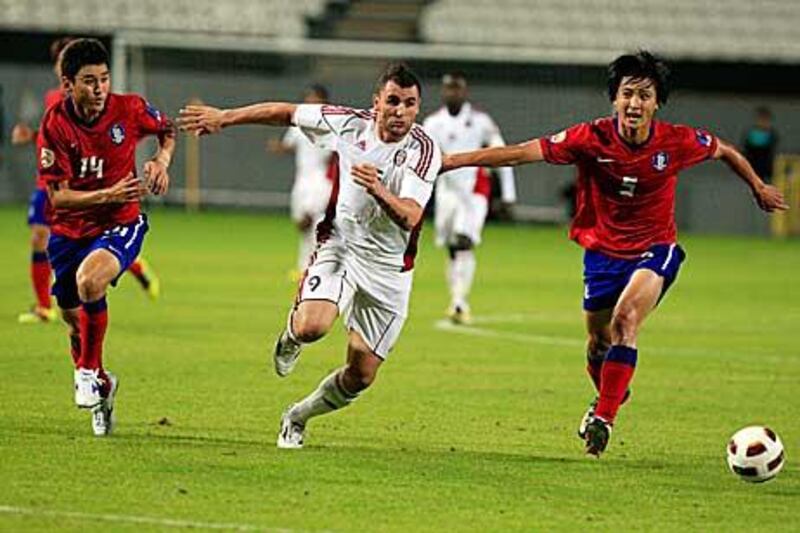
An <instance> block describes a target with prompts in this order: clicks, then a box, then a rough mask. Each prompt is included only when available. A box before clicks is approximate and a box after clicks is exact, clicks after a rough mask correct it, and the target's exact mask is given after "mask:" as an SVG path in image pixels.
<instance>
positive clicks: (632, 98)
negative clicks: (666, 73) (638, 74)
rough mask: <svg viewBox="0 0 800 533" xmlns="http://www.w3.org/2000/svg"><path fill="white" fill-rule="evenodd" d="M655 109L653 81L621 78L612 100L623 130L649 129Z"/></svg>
mask: <svg viewBox="0 0 800 533" xmlns="http://www.w3.org/2000/svg"><path fill="white" fill-rule="evenodd" d="M657 109H658V100H657V98H656V86H655V84H654V83H653V80H651V79H649V78H638V79H637V78H632V77H630V76H628V77H625V78H622V82H621V83H620V84H619V88H618V89H617V97H616V98H615V99H614V110H615V111H616V112H617V118H618V120H619V121H620V124H621V125H622V127H623V128H626V129H634V130H639V129H644V128H649V127H650V121H652V120H653V115H655V113H656V110H657Z"/></svg>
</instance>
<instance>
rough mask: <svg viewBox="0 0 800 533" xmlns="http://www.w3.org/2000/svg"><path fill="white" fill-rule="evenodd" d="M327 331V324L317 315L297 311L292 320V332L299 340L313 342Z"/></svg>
mask: <svg viewBox="0 0 800 533" xmlns="http://www.w3.org/2000/svg"><path fill="white" fill-rule="evenodd" d="M327 332H328V325H327V324H326V323H325V321H324V320H322V319H321V318H320V317H318V316H315V315H310V314H307V313H298V314H295V316H294V318H293V320H292V333H293V334H294V336H295V338H296V339H297V340H299V341H300V342H314V341H315V340H318V339H320V338H322V337H323V336H324V335H325V334H326V333H327Z"/></svg>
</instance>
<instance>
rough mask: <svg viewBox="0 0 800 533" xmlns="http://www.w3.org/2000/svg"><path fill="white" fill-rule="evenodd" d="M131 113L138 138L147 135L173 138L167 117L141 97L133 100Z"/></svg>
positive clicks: (170, 123) (170, 124) (173, 131)
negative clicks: (134, 119) (137, 130)
mask: <svg viewBox="0 0 800 533" xmlns="http://www.w3.org/2000/svg"><path fill="white" fill-rule="evenodd" d="M132 111H133V113H134V115H135V117H136V124H137V125H138V127H139V137H146V136H148V135H157V136H158V137H164V136H174V134H175V129H174V126H173V124H172V121H171V120H170V119H169V117H167V115H165V114H164V113H162V112H161V111H159V110H158V109H156V108H155V107H153V106H152V105H151V104H150V103H149V102H148V101H147V100H145V99H144V98H142V97H141V96H136V97H135V98H134V101H133V104H132Z"/></svg>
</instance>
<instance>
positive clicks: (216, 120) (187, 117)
mask: <svg viewBox="0 0 800 533" xmlns="http://www.w3.org/2000/svg"><path fill="white" fill-rule="evenodd" d="M223 115H224V111H223V110H222V109H218V108H216V107H211V106H210V105H187V106H186V107H184V108H183V109H181V110H180V116H179V117H178V127H179V128H180V129H181V131H185V132H187V133H191V134H192V135H194V136H200V135H207V134H209V133H219V132H220V131H222V118H223Z"/></svg>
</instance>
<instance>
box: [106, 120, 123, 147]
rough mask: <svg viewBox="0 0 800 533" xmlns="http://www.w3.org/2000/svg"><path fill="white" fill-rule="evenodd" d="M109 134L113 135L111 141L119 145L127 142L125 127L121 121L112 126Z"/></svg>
mask: <svg viewBox="0 0 800 533" xmlns="http://www.w3.org/2000/svg"><path fill="white" fill-rule="evenodd" d="M108 135H109V137H111V142H112V143H114V144H116V145H117V146H119V145H120V144H122V143H123V142H125V128H124V127H123V126H122V124H120V123H119V122H117V123H116V124H114V125H113V126H111V129H110V130H108Z"/></svg>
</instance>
